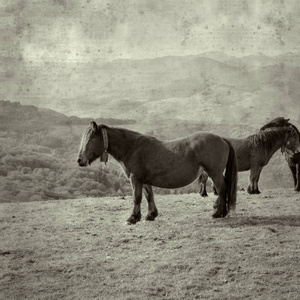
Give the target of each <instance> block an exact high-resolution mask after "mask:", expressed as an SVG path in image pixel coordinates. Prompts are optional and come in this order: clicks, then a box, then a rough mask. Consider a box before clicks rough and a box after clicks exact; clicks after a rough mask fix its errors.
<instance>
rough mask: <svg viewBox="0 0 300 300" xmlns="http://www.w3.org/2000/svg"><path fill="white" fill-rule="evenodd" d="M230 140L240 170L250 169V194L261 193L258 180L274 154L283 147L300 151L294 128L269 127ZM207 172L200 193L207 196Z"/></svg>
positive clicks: (202, 178)
mask: <svg viewBox="0 0 300 300" xmlns="http://www.w3.org/2000/svg"><path fill="white" fill-rule="evenodd" d="M228 141H230V142H231V144H232V145H233V147H234V149H235V151H236V156H237V165H238V171H239V172H243V171H248V170H250V184H249V186H248V189H247V191H248V193H249V194H259V193H260V191H259V189H258V180H259V176H260V173H261V171H262V169H263V167H264V166H265V165H267V164H268V162H269V161H270V159H271V157H272V155H273V154H274V153H275V152H276V151H277V150H278V149H280V148H281V147H285V148H286V149H289V151H291V152H292V153H295V152H299V151H300V143H299V139H298V134H297V132H296V131H295V130H294V129H293V128H289V127H285V128H269V129H266V130H264V131H260V132H258V133H257V134H253V135H250V136H248V137H247V138H245V139H232V138H228ZM208 176H209V174H208ZM208 176H207V174H205V173H204V174H201V175H200V176H199V184H200V195H201V196H203V197H205V196H207V192H206V181H207V179H208Z"/></svg>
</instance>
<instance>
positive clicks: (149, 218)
mask: <svg viewBox="0 0 300 300" xmlns="http://www.w3.org/2000/svg"><path fill="white" fill-rule="evenodd" d="M157 216H158V212H157V210H156V211H153V212H151V213H149V214H148V215H147V216H146V218H145V220H146V221H154V220H155V218H156V217H157Z"/></svg>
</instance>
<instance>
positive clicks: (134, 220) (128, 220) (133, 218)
mask: <svg viewBox="0 0 300 300" xmlns="http://www.w3.org/2000/svg"><path fill="white" fill-rule="evenodd" d="M138 221H139V219H138V218H136V217H135V216H131V217H129V218H128V219H127V221H126V222H127V224H128V225H133V224H136V222H138Z"/></svg>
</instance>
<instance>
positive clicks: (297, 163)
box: [260, 117, 300, 192]
mask: <svg viewBox="0 0 300 300" xmlns="http://www.w3.org/2000/svg"><path fill="white" fill-rule="evenodd" d="M289 120H290V119H285V118H283V117H278V118H275V119H274V120H272V121H270V122H269V123H267V124H266V125H264V126H263V127H262V128H261V129H260V130H265V129H267V128H270V127H291V128H293V129H294V130H295V131H296V132H297V134H298V137H299V139H300V133H299V130H298V128H297V127H296V126H295V125H293V124H291V123H289ZM282 150H283V151H284V154H285V159H286V161H287V163H288V166H289V168H290V170H291V172H292V175H293V179H294V190H295V191H297V192H300V153H293V152H291V151H289V150H288V149H287V148H285V147H284V148H283V149H282Z"/></svg>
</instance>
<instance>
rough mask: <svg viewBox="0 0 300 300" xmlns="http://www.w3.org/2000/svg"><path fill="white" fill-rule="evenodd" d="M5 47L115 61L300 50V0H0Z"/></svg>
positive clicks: (28, 55)
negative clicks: (210, 52)
mask: <svg viewBox="0 0 300 300" xmlns="http://www.w3.org/2000/svg"><path fill="white" fill-rule="evenodd" d="M0 15H1V18H0V38H1V49H0V55H1V56H6V57H14V58H18V59H19V60H24V61H26V62H27V61H29V62H35V63H39V62H45V61H56V62H57V61H58V62H59V61H63V62H66V61H81V62H89V61H112V60H115V59H122V58H123V59H144V58H154V57H162V56H168V55H190V54H199V53H203V52H209V51H221V52H225V53H227V54H229V55H233V56H244V55H249V54H253V53H258V52H262V53H264V54H267V55H277V54H281V53H285V52H297V51H299V39H300V35H299V33H300V20H299V18H298V16H299V15H300V4H299V1H297V0H215V1H211V0H151V1H149V0H107V1H106V0H76V1H75V0H0Z"/></svg>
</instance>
